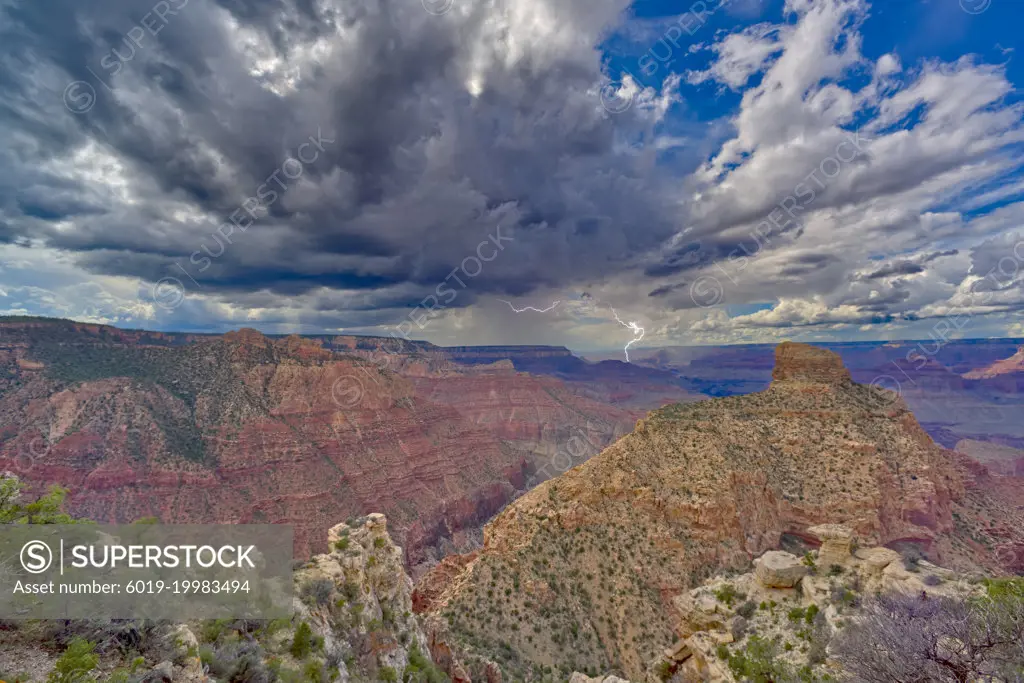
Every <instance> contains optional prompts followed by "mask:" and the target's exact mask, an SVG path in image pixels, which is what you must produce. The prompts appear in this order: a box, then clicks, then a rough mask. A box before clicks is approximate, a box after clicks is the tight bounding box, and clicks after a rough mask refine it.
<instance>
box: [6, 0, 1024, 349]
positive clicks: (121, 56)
mask: <svg viewBox="0 0 1024 683" xmlns="http://www.w3.org/2000/svg"><path fill="white" fill-rule="evenodd" d="M174 4H175V7H176V9H177V11H176V12H174V13H166V12H159V13H157V14H158V15H159V16H157V15H156V14H154V12H153V8H148V7H145V6H140V5H139V4H138V3H133V2H129V1H128V0H99V1H97V2H95V3H91V4H89V5H87V6H85V5H82V4H81V3H75V2H71V1H70V0H68V1H67V3H66V7H64V8H63V9H61V10H60V11H57V10H54V9H52V8H51V9H49V10H44V8H41V7H39V6H37V5H31V4H10V3H8V4H6V5H3V6H2V7H0V40H2V41H4V44H5V45H6V46H9V48H6V49H5V52H4V54H3V55H2V58H3V60H4V61H3V64H2V65H0V66H2V69H3V74H4V78H3V79H0V90H2V91H3V92H2V93H0V94H2V95H3V98H2V101H3V102H4V103H5V105H4V107H3V108H0V118H3V119H4V120H3V121H2V122H0V126H2V129H3V130H4V131H5V134H4V136H3V137H0V158H2V160H3V167H4V168H5V169H6V170H7V173H6V174H5V175H3V176H2V177H0V311H3V312H5V313H8V314H34V315H57V316H63V317H72V318H76V319H81V320H90V321H95V322H107V323H112V324H119V325H125V326H133V327H146V328H154V329H187V330H203V331H218V330H226V329H233V328H237V327H240V326H252V327H257V328H260V329H263V330H265V331H268V332H325V331H326V332H339V333H346V332H347V333H353V332H355V333H370V334H381V333H384V334H386V333H389V332H394V331H397V332H400V333H406V334H409V336H411V337H415V338H424V339H428V340H431V341H434V342H437V343H442V344H462V343H465V344H470V343H495V344H498V343H553V344H566V345H568V346H570V347H572V348H577V349H604V348H615V347H618V346H621V344H623V343H624V342H625V341H629V340H630V339H631V338H632V337H635V336H638V334H639V333H638V332H637V331H636V330H637V329H642V330H643V335H644V336H643V339H642V340H641V342H640V343H642V344H721V343H735V342H772V341H778V340H781V339H799V340H805V341H815V340H858V339H898V338H922V337H927V336H929V334H930V333H932V332H933V331H934V330H935V329H936V326H939V327H940V328H941V329H943V330H947V329H949V330H952V331H951V332H949V334H951V335H953V336H1024V315H1022V314H1024V284H1022V283H1024V275H1022V273H1024V270H1022V269H1021V268H1020V265H1021V262H1022V261H1024V242H1022V241H1021V240H1022V239H1024V237H1022V234H1024V233H1022V230H1021V220H1022V219H1024V204H1022V203H1021V197H1022V194H1024V178H1022V176H1021V172H1020V166H1021V149H1022V147H1021V142H1022V141H1024V130H1022V127H1021V113H1022V109H1021V97H1020V93H1019V92H1018V89H1019V86H1020V84H1021V82H1022V79H1024V71H1022V66H1021V62H1020V54H1019V48H1020V47H1021V46H1020V39H1019V37H1018V33H1019V26H1021V25H1022V24H1024V21H1022V20H1024V4H1022V3H1019V2H1016V1H1013V0H962V1H961V0H930V1H929V2H911V1H904V0H899V1H889V2H882V1H878V2H873V3H868V2H865V1H862V0H814V1H810V0H788V1H783V0H779V1H774V0H773V1H766V2H759V1H757V0H732V1H731V2H728V3H727V4H725V5H724V6H721V7H717V4H718V3H717V1H716V0H707V1H706V2H705V3H704V5H705V6H706V7H707V8H708V9H709V10H711V11H710V14H708V15H706V16H704V17H703V18H702V19H701V18H698V17H697V16H695V14H694V12H693V11H692V10H697V9H699V5H698V4H695V3H693V2H684V3H670V2H664V1H662V0H656V1H643V2H635V3H632V4H629V3H628V2H627V0H586V1H584V0H526V1H520V2H515V3H513V2H508V1H507V0H484V1H478V2H472V3H471V2H468V1H466V0H423V2H422V3H394V4H391V3H383V4H382V3H379V2H372V1H371V0H344V1H342V0H314V1H309V2H306V1H303V2H299V1H297V0H259V2H256V1H255V0H251V1H250V2H229V1H228V0H175V3H174ZM154 7H156V5H154ZM303 155H305V156H303ZM297 157H298V158H301V159H302V161H299V160H297ZM286 178H287V182H282V181H283V179H286ZM495 231H498V232H497V235H496V232H495ZM502 231H503V232H502ZM501 235H505V236H506V237H504V238H503V237H501ZM554 302H558V303H557V304H555V303H554ZM632 323H635V325H632ZM944 334H946V332H944Z"/></svg>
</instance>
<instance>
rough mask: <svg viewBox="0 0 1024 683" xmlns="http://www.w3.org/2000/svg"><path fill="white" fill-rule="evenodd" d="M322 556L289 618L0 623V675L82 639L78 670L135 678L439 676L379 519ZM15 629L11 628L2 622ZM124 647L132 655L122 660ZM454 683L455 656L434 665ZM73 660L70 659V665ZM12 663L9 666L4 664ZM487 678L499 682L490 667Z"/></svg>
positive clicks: (40, 673) (300, 573) (43, 671)
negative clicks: (0, 626) (86, 654)
mask: <svg viewBox="0 0 1024 683" xmlns="http://www.w3.org/2000/svg"><path fill="white" fill-rule="evenodd" d="M329 541H330V544H329V545H330V552H327V553H324V554H321V555H316V556H314V557H313V558H311V559H310V560H309V561H308V562H306V563H304V564H303V565H302V566H301V567H300V568H298V569H297V570H296V572H295V599H294V615H293V616H292V617H291V618H290V619H278V620H274V621H255V620H243V619H238V620H232V619H223V620H218V621H201V622H193V623H187V624H161V623H154V622H137V623H136V622H119V621H110V622H106V621H102V620H96V621H71V622H65V621H62V620H52V621H45V622H13V624H12V623H5V624H4V630H3V631H2V633H3V636H2V638H0V640H2V644H0V658H2V659H0V675H6V676H11V677H12V678H11V679H12V680H13V679H14V678H15V676H16V675H18V674H20V673H22V672H25V673H27V674H28V677H27V679H26V678H22V680H31V681H43V680H46V679H47V676H48V675H49V674H50V673H51V672H52V671H53V670H54V668H55V666H56V665H57V662H58V661H59V658H60V656H61V652H62V651H63V650H64V648H66V647H67V646H68V644H69V643H70V642H72V641H73V639H75V638H81V639H83V640H85V641H87V642H88V643H89V645H90V646H91V647H93V648H94V652H95V653H96V654H97V655H98V656H99V662H98V666H97V667H95V668H89V669H88V670H82V671H79V672H78V673H79V675H80V676H81V678H82V680H85V679H87V678H88V677H90V676H92V677H97V678H99V679H101V680H103V679H106V678H115V679H120V678H121V677H122V676H123V677H124V678H123V680H130V681H136V682H137V683H211V682H212V681H214V680H217V681H249V682H250V683H266V682H268V681H272V680H283V681H302V680H305V681H324V682H326V681H333V682H335V683H347V682H348V681H366V680H376V681H392V682H393V681H398V680H420V679H421V678H422V679H423V680H439V679H440V678H442V677H443V675H444V673H443V672H442V670H441V669H440V668H439V667H438V666H437V665H436V664H435V663H434V661H433V660H432V658H431V654H430V653H431V647H432V645H433V643H432V642H431V640H430V638H428V636H427V634H426V633H425V632H424V629H423V628H422V626H421V624H420V620H419V618H418V617H417V616H416V615H414V614H413V613H412V579H410V578H409V575H408V574H407V573H406V572H405V569H404V565H403V552H402V549H401V548H400V547H398V546H397V545H395V544H394V542H393V541H392V539H391V537H390V535H389V533H388V529H387V519H386V518H385V517H384V515H381V514H373V515H369V516H368V517H364V518H359V519H355V520H352V521H351V522H350V523H346V524H339V525H336V526H334V527H332V528H331V529H330V532H329ZM12 625H13V628H12ZM126 652H128V653H129V655H130V656H126V654H125V653H126ZM443 664H444V665H445V666H446V667H447V668H446V671H447V672H448V674H449V676H450V678H451V679H452V680H453V681H455V682H456V683H470V681H469V678H468V677H466V676H460V675H459V674H460V672H461V671H462V668H461V667H462V665H461V663H460V662H459V661H458V660H457V659H455V658H451V657H449V659H448V660H446V661H445V662H443ZM79 666H80V663H79ZM14 667H17V668H14ZM487 680H488V683H501V679H500V671H498V670H496V669H495V670H494V671H493V672H492V676H491V677H490V678H488V679H487Z"/></svg>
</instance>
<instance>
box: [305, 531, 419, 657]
mask: <svg viewBox="0 0 1024 683" xmlns="http://www.w3.org/2000/svg"><path fill="white" fill-rule="evenodd" d="M327 540H328V547H329V548H330V551H329V552H328V553H326V554H323V555H316V556H314V557H313V558H312V559H311V560H310V561H309V562H308V563H306V564H305V565H304V566H303V567H302V568H301V569H299V570H298V571H297V572H296V573H295V585H296V590H297V596H296V599H295V609H296V614H297V615H298V618H299V619H301V620H304V621H306V622H307V623H309V624H310V626H311V627H312V629H313V632H314V633H315V634H316V635H317V636H319V637H320V638H322V639H323V643H324V645H323V649H324V654H325V656H326V657H327V658H328V659H329V660H330V661H341V662H342V666H343V665H344V662H346V661H350V662H356V663H358V664H359V665H360V666H361V667H362V668H363V669H364V674H365V673H373V672H376V671H379V670H380V669H381V668H383V667H388V668H390V669H392V670H394V671H398V672H401V671H404V670H405V668H406V667H407V666H408V665H409V657H410V652H411V651H412V650H414V649H417V650H419V651H420V652H422V653H426V652H429V647H428V643H427V638H426V636H425V635H424V633H423V630H422V629H421V628H420V625H419V622H418V620H417V618H416V617H415V616H414V615H413V614H412V587H413V584H412V579H411V578H409V575H408V574H406V572H405V568H404V565H403V553H402V549H401V548H399V547H398V546H396V545H395V544H394V542H392V540H391V537H390V536H389V535H388V531H387V519H386V518H385V516H384V515H382V514H376V513H375V514H371V515H369V516H368V517H365V518H362V519H359V520H356V521H355V522H353V523H352V524H339V525H337V526H334V527H331V529H330V531H329V532H328V535H327ZM342 675H343V676H345V675H347V672H345V673H343V674H342Z"/></svg>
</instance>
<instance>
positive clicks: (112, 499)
mask: <svg viewBox="0 0 1024 683" xmlns="http://www.w3.org/2000/svg"><path fill="white" fill-rule="evenodd" d="M561 351H564V352H565V354H568V352H567V351H565V350H564V349H563V350H561ZM561 351H560V352H559V353H561ZM500 352H501V349H498V350H497V351H494V353H498V355H500ZM533 352H536V353H538V354H541V356H542V357H543V358H546V357H547V355H548V354H550V353H551V350H550V349H547V348H546V347H544V348H538V349H530V348H526V349H519V350H517V355H516V357H517V358H527V357H529V354H530V353H533ZM453 356H458V353H450V352H449V351H447V350H444V349H441V348H439V347H435V346H432V345H430V344H426V343H420V342H404V341H401V340H388V339H381V338H371V337H365V338H364V337H327V336H324V337H312V338H310V337H299V336H289V337H267V336H264V335H263V334H261V333H259V332H257V331H255V330H249V329H243V330H239V331H237V332H229V333H227V334H224V335H183V334H169V333H158V332H146V331H133V330H121V329H117V328H112V327H106V326H101V325H83V324H78V323H72V322H68V321H56V320H33V321H28V322H24V321H18V322H0V471H4V470H10V471H12V472H15V473H17V474H18V475H19V476H20V477H21V478H22V479H23V480H25V481H26V482H28V483H29V484H30V485H31V486H33V487H34V488H35V489H37V490H41V489H43V488H45V487H47V486H50V485H53V484H59V485H62V486H65V487H68V488H69V489H70V495H69V499H68V504H69V509H70V511H71V512H72V513H74V514H76V515H80V516H86V517H91V518H94V519H97V520H102V521H108V522H114V521H117V522H125V521H132V520H135V519H138V518H141V517H149V516H154V517H157V518H159V519H161V520H163V521H168V522H170V521H173V522H178V523H186V522H211V521H221V522H271V523H286V524H294V525H295V527H296V552H297V553H298V554H299V555H300V556H308V555H309V554H310V553H311V552H318V551H322V550H323V548H322V547H321V546H322V544H323V540H322V539H324V538H325V537H326V531H327V529H328V527H329V526H330V525H331V524H333V523H335V522H336V521H337V520H338V519H346V518H349V517H354V516H356V515H359V514H363V513H368V512H371V511H383V512H384V513H386V514H387V515H388V516H389V519H390V520H391V523H392V532H393V533H394V534H395V535H396V537H397V538H398V539H399V540H400V542H401V543H402V545H403V546H404V548H405V552H406V553H407V557H406V561H407V563H408V565H409V566H410V567H411V568H413V569H414V570H416V571H419V570H421V569H422V567H425V566H428V565H430V564H432V563H433V562H434V561H436V559H437V558H438V556H440V555H443V554H444V553H446V552H449V551H451V550H453V549H454V550H457V549H460V548H466V547H469V546H470V545H473V544H475V543H477V542H478V541H477V539H478V538H479V536H480V533H479V528H480V526H481V525H482V523H483V522H484V521H486V520H487V519H488V518H490V517H491V516H492V515H494V514H495V513H496V512H497V511H498V510H500V509H501V507H502V506H504V505H505V504H506V503H507V502H508V501H509V500H511V499H512V498H513V497H514V496H515V495H516V492H517V490H520V489H522V488H523V487H524V485H525V484H526V482H527V481H528V480H529V477H530V476H531V475H532V474H533V473H534V472H535V471H536V470H541V469H544V468H545V466H546V465H547V463H548V462H550V461H551V460H552V458H553V457H554V456H555V455H556V454H558V453H559V452H560V451H561V450H564V444H566V443H567V442H568V441H569V440H570V439H572V438H573V437H577V438H578V440H579V443H583V444H585V445H586V448H585V449H577V450H576V451H574V455H576V456H578V457H576V458H575V461H574V463H573V464H576V463H578V462H581V461H582V460H583V459H585V458H586V457H589V455H593V454H594V453H596V452H598V451H599V450H600V449H601V448H603V447H604V446H606V445H607V444H609V443H610V442H611V441H612V440H614V439H615V438H618V437H619V436H621V435H622V434H624V433H626V432H627V431H628V430H629V428H630V426H631V425H632V424H633V421H634V420H635V419H636V418H637V417H638V416H639V415H641V414H642V410H641V409H640V408H638V407H636V405H637V404H640V405H646V406H648V407H650V406H656V405H661V404H662V403H665V402H667V401H668V400H672V399H675V400H679V399H680V398H681V397H684V396H685V394H684V393H683V392H682V391H679V390H673V389H672V387H671V386H667V387H666V386H664V385H658V386H656V387H655V388H654V389H653V390H651V391H646V390H644V391H642V392H641V393H637V394H636V395H635V398H636V399H637V400H631V401H630V406H631V407H629V408H624V407H620V406H618V405H613V403H615V401H614V400H613V397H611V396H609V395H607V394H608V392H605V391H603V390H601V389H600V387H599V390H597V391H589V390H588V391H584V390H583V389H582V388H581V387H580V386H579V385H580V383H573V384H572V385H570V384H569V383H566V382H565V381H563V380H561V379H558V378H554V377H541V376H534V375H530V374H526V373H523V372H516V371H515V370H514V369H513V367H512V364H511V363H510V362H509V361H508V360H504V361H497V362H494V363H491V364H487V365H472V366H468V365H461V364H458V363H455V362H453V361H452V357H453ZM569 357H570V358H572V357H571V354H569ZM576 361H578V362H582V361H579V359H576ZM662 390H664V391H662ZM659 392H661V393H659ZM673 392H674V393H673ZM663 396H664V398H662V397H663ZM579 437H582V438H581V439H580V438H579ZM563 459H564V458H563ZM545 471H546V472H548V474H547V475H545V476H551V475H552V474H557V473H558V472H559V471H561V469H555V468H551V467H547V468H546V470H545Z"/></svg>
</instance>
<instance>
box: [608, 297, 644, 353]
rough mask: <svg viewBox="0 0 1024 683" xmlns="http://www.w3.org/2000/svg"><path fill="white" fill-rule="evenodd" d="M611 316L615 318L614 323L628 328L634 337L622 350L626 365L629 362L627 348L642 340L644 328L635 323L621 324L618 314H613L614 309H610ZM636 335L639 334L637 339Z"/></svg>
mask: <svg viewBox="0 0 1024 683" xmlns="http://www.w3.org/2000/svg"><path fill="white" fill-rule="evenodd" d="M612 315H614V316H615V320H616V322H618V323H619V324H620V325H622V326H623V327H625V328H628V329H629V330H630V331H631V332H632V333H633V335H634V336H633V339H632V340H630V342H629V343H628V344H626V346H625V347H624V348H623V349H622V350H623V352H625V354H626V362H627V363H628V362H629V347H630V346H632V345H633V344H635V343H637V342H638V341H640V340H641V339H643V338H644V328H642V327H640V325H639V324H638V323H637V322H636V321H630V322H629V323H624V322H622V320H621V319H620V318H619V314H618V313H616V312H615V309H614V308H612ZM637 334H639V335H640V336H639V337H637V336H636V335H637Z"/></svg>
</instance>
